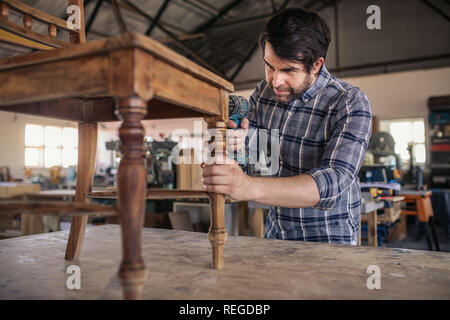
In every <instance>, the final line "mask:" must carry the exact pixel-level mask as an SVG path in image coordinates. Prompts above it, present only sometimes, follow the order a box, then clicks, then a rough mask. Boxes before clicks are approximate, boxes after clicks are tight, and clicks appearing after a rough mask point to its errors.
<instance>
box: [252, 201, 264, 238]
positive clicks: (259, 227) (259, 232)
mask: <svg viewBox="0 0 450 320" xmlns="http://www.w3.org/2000/svg"><path fill="white" fill-rule="evenodd" d="M253 233H254V234H255V237H257V238H263V237H264V212H263V209H262V208H255V213H254V216H253Z"/></svg>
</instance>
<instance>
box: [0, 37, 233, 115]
mask: <svg viewBox="0 0 450 320" xmlns="http://www.w3.org/2000/svg"><path fill="white" fill-rule="evenodd" d="M0 83H2V86H0V110H5V111H12V112H18V113H26V114H34V115H40V116H45V117H51V118H58V119H64V120H71V121H101V122H103V121H118V120H119V119H118V117H117V115H116V113H115V111H116V100H115V99H117V98H122V97H130V96H139V97H140V98H142V99H144V100H145V101H147V104H148V105H147V106H148V112H147V115H146V117H145V119H169V118H192V117H203V116H211V117H216V116H222V115H223V112H224V108H225V106H226V108H228V93H230V92H232V91H233V90H234V87H233V84H232V83H230V82H228V81H226V80H224V79H223V78H221V77H219V76H217V75H216V74H214V73H212V72H210V71H208V70H206V69H205V68H202V67H200V66H198V65H197V64H195V63H194V62H192V61H190V60H189V59H187V58H185V57H183V56H181V55H179V54H177V53H175V52H174V51H172V50H170V49H169V48H167V47H166V46H164V45H162V44H161V43H159V42H157V41H155V40H153V39H151V38H149V37H146V36H144V35H141V34H135V33H125V34H123V35H120V36H118V37H114V38H107V39H101V40H96V41H91V42H88V43H85V44H77V45H74V46H70V47H68V48H62V49H55V50H48V51H41V52H36V53H32V54H26V55H23V56H17V57H12V58H6V59H0ZM226 110H228V109H226Z"/></svg>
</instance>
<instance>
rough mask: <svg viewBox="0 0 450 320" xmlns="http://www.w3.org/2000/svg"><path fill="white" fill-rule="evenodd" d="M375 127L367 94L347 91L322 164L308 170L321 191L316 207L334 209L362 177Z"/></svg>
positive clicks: (354, 89)
mask: <svg viewBox="0 0 450 320" xmlns="http://www.w3.org/2000/svg"><path fill="white" fill-rule="evenodd" d="M371 130H372V112H371V108H370V103H369V100H368V99H367V97H366V95H365V94H364V93H363V92H361V91H360V90H359V89H357V88H353V89H351V90H349V91H348V92H347V93H346V96H345V97H344V98H343V99H342V100H341V102H340V103H339V105H338V106H337V112H336V113H335V116H333V117H332V118H331V119H330V138H329V141H328V143H327V146H326V149H325V152H324V154H323V157H322V160H321V162H320V166H319V167H318V168H314V169H312V170H309V171H307V172H306V174H309V175H310V176H312V177H313V178H314V180H315V182H316V184H317V187H318V189H319V194H320V200H319V202H318V203H317V204H316V205H315V206H314V208H316V209H320V210H331V209H332V208H333V207H334V205H335V204H336V199H337V198H338V197H339V196H340V195H342V194H343V193H344V192H346V191H347V190H348V188H349V187H350V186H351V185H352V184H353V183H355V181H356V180H357V179H358V173H359V169H360V168H361V165H362V163H363V160H364V156H365V154H366V150H367V147H368V143H369V138H370V135H371Z"/></svg>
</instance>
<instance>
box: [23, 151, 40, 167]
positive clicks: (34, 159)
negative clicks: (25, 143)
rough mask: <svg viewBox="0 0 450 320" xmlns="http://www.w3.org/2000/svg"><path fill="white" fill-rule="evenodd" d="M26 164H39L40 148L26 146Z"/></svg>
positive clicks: (28, 165)
mask: <svg viewBox="0 0 450 320" xmlns="http://www.w3.org/2000/svg"><path fill="white" fill-rule="evenodd" d="M25 166H26V167H37V166H39V149H37V148H25Z"/></svg>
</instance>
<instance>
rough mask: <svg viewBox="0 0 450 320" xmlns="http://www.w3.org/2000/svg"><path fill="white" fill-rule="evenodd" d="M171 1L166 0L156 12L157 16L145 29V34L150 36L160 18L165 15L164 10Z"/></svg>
mask: <svg viewBox="0 0 450 320" xmlns="http://www.w3.org/2000/svg"><path fill="white" fill-rule="evenodd" d="M169 2H170V0H164V3H163V4H162V5H161V7H160V8H159V10H158V13H157V14H156V16H155V18H154V19H153V21H152V22H151V23H150V26H149V27H148V29H147V31H145V35H147V36H150V35H151V34H152V31H153V29H154V28H155V27H156V25H157V24H158V22H159V19H160V18H161V16H162V15H163V13H164V11H166V9H167V5H168V4H169Z"/></svg>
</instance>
